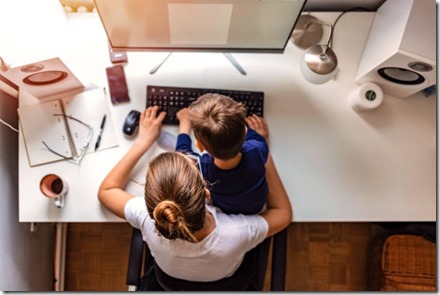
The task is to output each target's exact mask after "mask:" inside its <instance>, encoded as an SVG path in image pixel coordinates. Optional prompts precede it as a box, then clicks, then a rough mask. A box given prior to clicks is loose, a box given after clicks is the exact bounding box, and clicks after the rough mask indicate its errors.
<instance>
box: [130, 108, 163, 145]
mask: <svg viewBox="0 0 440 295" xmlns="http://www.w3.org/2000/svg"><path fill="white" fill-rule="evenodd" d="M158 110H159V107H158V106H154V107H148V108H147V109H145V110H144V111H143V112H142V113H141V118H140V120H139V135H138V138H137V140H136V144H138V145H141V146H142V147H144V148H145V149H148V148H149V147H150V146H151V145H152V144H153V142H154V141H155V140H156V139H157V138H158V137H159V133H160V128H161V126H162V121H163V119H164V118H165V115H166V113H165V112H160V113H159V115H158V114H157V111H158Z"/></svg>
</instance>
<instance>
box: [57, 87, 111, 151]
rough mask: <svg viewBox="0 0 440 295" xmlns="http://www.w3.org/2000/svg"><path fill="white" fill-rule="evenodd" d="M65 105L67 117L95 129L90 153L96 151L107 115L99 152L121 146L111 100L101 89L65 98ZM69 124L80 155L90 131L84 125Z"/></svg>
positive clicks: (89, 148)
mask: <svg viewBox="0 0 440 295" xmlns="http://www.w3.org/2000/svg"><path fill="white" fill-rule="evenodd" d="M63 104H64V111H65V114H66V115H70V116H72V117H74V118H76V119H79V120H81V121H82V122H84V123H86V124H88V125H90V126H91V127H92V128H93V136H92V140H91V141H90V145H89V147H88V150H87V152H88V153H91V152H94V151H95V143H96V139H97V138H98V134H99V129H100V126H101V121H102V118H103V116H104V115H106V122H105V126H104V131H103V133H102V137H101V144H100V146H99V149H98V150H97V151H100V150H104V149H108V148H111V147H117V146H118V145H119V144H118V139H117V136H116V131H115V128H114V124H113V119H112V115H111V112H110V107H109V99H108V98H107V96H106V95H105V93H104V91H103V90H102V89H101V88H96V89H92V90H89V91H85V92H82V93H80V94H77V95H75V96H72V97H68V98H64V99H63ZM67 124H68V126H69V128H70V132H71V134H72V138H73V141H74V145H75V148H76V150H77V153H79V152H80V151H79V150H80V148H81V147H83V146H84V144H85V142H86V139H87V135H88V129H87V128H86V127H84V126H83V125H82V124H80V123H78V122H76V121H73V120H70V119H67Z"/></svg>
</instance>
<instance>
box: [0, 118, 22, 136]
mask: <svg viewBox="0 0 440 295" xmlns="http://www.w3.org/2000/svg"><path fill="white" fill-rule="evenodd" d="M0 122H1V123H3V124H4V125H6V126H7V127H9V128H11V129H12V130H14V131H15V132H17V133H18V129H16V128H15V127H13V126H12V125H10V124H8V123H6V122H5V121H3V120H2V119H0Z"/></svg>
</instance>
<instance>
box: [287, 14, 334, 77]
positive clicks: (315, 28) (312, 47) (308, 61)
mask: <svg viewBox="0 0 440 295" xmlns="http://www.w3.org/2000/svg"><path fill="white" fill-rule="evenodd" d="M323 26H328V27H329V36H328V39H327V42H326V43H325V44H321V43H318V42H320V40H321V38H322V32H323ZM332 37H333V27H332V25H331V24H330V23H327V22H323V21H320V20H318V19H317V18H315V17H313V16H310V15H302V16H301V17H300V18H299V20H298V24H297V25H296V26H295V29H294V30H293V33H292V39H293V43H294V44H295V45H296V46H298V47H299V48H301V49H306V48H307V49H306V51H305V53H304V56H303V58H302V60H301V72H302V74H303V76H304V78H305V79H306V80H307V81H309V82H310V83H313V84H323V83H326V82H328V81H329V80H330V79H332V78H333V77H334V75H335V74H336V68H337V66H338V59H337V58H336V54H335V53H334V52H333V50H332V49H331V48H330V46H329V43H330V41H331V40H332Z"/></svg>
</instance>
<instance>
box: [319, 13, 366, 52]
mask: <svg viewBox="0 0 440 295" xmlns="http://www.w3.org/2000/svg"><path fill="white" fill-rule="evenodd" d="M350 11H371V10H370V9H368V8H365V7H360V6H356V7H352V8H349V9H347V10H344V11H343V12H341V14H339V15H338V17H337V18H336V20H335V21H334V22H333V30H332V32H331V35H330V38H329V39H330V43H329V45H328V47H330V48H332V46H333V32H334V30H335V26H336V24H337V23H338V21H339V19H340V18H341V16H343V15H344V14H345V13H347V12H350Z"/></svg>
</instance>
